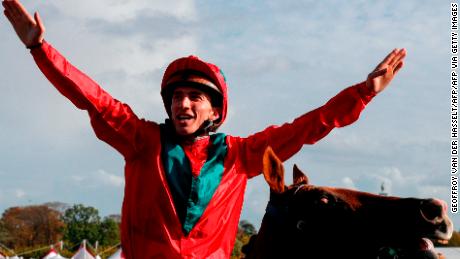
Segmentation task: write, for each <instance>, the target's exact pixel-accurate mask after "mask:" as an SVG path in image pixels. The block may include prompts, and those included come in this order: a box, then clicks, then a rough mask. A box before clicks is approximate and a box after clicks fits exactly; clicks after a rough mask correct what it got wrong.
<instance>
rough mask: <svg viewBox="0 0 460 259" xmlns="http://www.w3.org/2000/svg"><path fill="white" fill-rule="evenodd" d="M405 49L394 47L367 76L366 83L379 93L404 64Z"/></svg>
mask: <svg viewBox="0 0 460 259" xmlns="http://www.w3.org/2000/svg"><path fill="white" fill-rule="evenodd" d="M405 57H406V50H405V49H394V50H393V51H392V52H390V54H388V56H386V57H385V59H384V60H383V61H382V62H380V64H379V65H378V66H377V67H376V68H375V69H374V71H372V72H371V73H370V74H369V75H368V76H367V81H366V85H367V87H369V88H370V89H372V90H374V91H375V92H376V93H379V92H381V91H383V89H385V88H386V87H387V86H388V84H389V83H390V82H391V80H393V77H394V76H395V75H396V73H398V71H399V70H400V69H401V68H402V67H403V65H404V58H405Z"/></svg>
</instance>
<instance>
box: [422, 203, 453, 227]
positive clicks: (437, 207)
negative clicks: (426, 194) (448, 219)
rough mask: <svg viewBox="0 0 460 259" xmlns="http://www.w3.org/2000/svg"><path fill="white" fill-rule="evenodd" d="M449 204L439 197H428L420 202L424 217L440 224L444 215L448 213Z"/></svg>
mask: <svg viewBox="0 0 460 259" xmlns="http://www.w3.org/2000/svg"><path fill="white" fill-rule="evenodd" d="M446 211H447V204H446V203H445V202H444V201H442V200H439V199H428V200H424V201H422V203H421V204H420V212H421V214H422V216H423V218H424V219H425V220H426V221H428V222H432V223H434V224H439V223H440V222H442V220H443V215H444V214H446Z"/></svg>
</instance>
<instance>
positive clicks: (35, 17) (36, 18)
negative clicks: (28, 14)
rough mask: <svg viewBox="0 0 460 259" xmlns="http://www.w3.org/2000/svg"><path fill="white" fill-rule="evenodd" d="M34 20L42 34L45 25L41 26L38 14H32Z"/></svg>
mask: <svg viewBox="0 0 460 259" xmlns="http://www.w3.org/2000/svg"><path fill="white" fill-rule="evenodd" d="M34 19H35V23H36V24H37V25H38V28H39V29H40V32H41V33H42V34H43V32H45V25H43V22H42V19H41V18H40V15H39V14H38V12H35V13H34Z"/></svg>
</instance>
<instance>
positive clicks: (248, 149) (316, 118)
mask: <svg viewBox="0 0 460 259" xmlns="http://www.w3.org/2000/svg"><path fill="white" fill-rule="evenodd" d="M374 96H375V92H374V91H372V90H370V89H369V88H368V87H367V86H366V84H365V82H362V83H360V84H357V85H354V86H351V87H348V88H346V89H345V90H343V91H341V92H340V93H339V94H337V95H336V96H335V97H334V98H332V99H331V100H329V101H328V102H327V103H326V104H325V105H323V106H321V107H319V108H317V109H315V110H313V111H310V112H308V113H306V114H304V115H302V116H300V117H298V118H297V119H295V120H294V121H293V122H291V123H285V124H283V125H282V126H270V127H268V128H266V129H265V130H263V131H261V132H258V133H256V134H254V135H251V136H249V137H247V138H240V139H239V141H238V142H239V144H240V156H241V157H240V159H241V162H242V163H243V166H244V168H246V172H247V173H248V176H249V177H253V176H256V175H258V174H260V173H261V169H262V162H261V161H262V155H263V153H264V151H265V148H266V147H267V146H271V147H272V148H273V150H274V151H275V153H276V154H277V155H278V156H279V158H280V159H281V160H282V161H285V160H287V159H289V158H290V157H291V156H293V155H294V154H295V153H297V152H298V151H299V150H300V149H301V148H302V146H303V145H304V144H314V143H315V142H317V141H318V140H320V139H322V138H323V137H325V136H326V135H327V134H329V132H331V130H332V129H334V128H336V127H343V126H346V125H349V124H351V123H353V122H355V121H356V120H357V119H358V118H359V115H360V114H361V111H362V110H363V109H364V107H365V106H366V104H367V103H369V102H370V101H371V99H372V98H373V97H374Z"/></svg>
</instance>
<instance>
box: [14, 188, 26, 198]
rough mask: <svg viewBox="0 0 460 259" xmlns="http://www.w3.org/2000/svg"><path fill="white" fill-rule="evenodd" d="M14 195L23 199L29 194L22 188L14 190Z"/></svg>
mask: <svg viewBox="0 0 460 259" xmlns="http://www.w3.org/2000/svg"><path fill="white" fill-rule="evenodd" d="M14 195H15V196H16V198H18V199H21V198H24V197H25V196H26V195H27V193H26V192H25V191H24V190H22V189H16V190H15V191H14Z"/></svg>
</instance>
